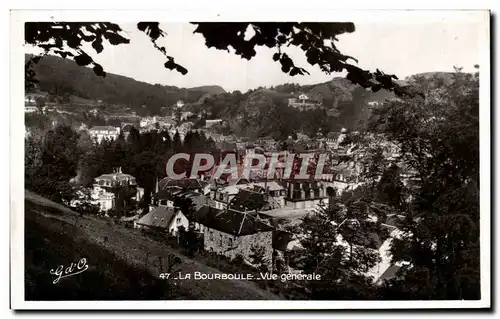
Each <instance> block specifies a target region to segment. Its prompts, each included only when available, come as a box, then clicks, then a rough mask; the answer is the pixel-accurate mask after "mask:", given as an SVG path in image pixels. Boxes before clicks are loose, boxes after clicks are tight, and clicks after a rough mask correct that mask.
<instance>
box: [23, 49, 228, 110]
mask: <svg viewBox="0 0 500 319" xmlns="http://www.w3.org/2000/svg"><path fill="white" fill-rule="evenodd" d="M29 58H30V55H25V59H26V60H27V59H29ZM35 72H36V77H37V79H38V81H39V89H40V90H41V91H46V92H49V93H52V94H55V95H59V96H63V95H65V94H68V95H74V96H78V97H81V98H85V99H90V100H96V101H97V100H102V101H103V102H105V103H107V104H118V105H122V106H123V107H130V108H131V109H132V110H135V111H137V112H138V113H140V112H142V111H143V108H142V106H143V105H145V106H146V107H145V109H146V110H148V112H149V113H151V114H153V113H159V112H160V109H161V108H162V107H171V106H172V105H174V104H175V103H176V102H177V101H178V100H184V101H185V102H194V101H197V100H198V99H199V98H200V97H201V96H202V95H204V94H205V93H207V92H209V91H216V90H218V91H220V90H221V89H222V88H220V87H216V86H213V87H200V88H199V90H198V89H197V88H193V89H184V88H178V87H175V86H164V85H160V84H154V85H153V84H150V83H145V82H140V81H137V80H134V79H132V78H128V77H125V76H121V75H116V74H112V73H107V75H106V77H104V78H102V77H99V76H96V75H95V74H94V72H93V70H92V69H90V68H87V67H80V66H78V65H77V64H76V63H75V62H74V61H72V60H69V59H62V58H59V57H56V56H45V57H43V58H42V59H41V60H40V61H39V62H38V64H37V65H36V66H35ZM222 91H223V90H222Z"/></svg>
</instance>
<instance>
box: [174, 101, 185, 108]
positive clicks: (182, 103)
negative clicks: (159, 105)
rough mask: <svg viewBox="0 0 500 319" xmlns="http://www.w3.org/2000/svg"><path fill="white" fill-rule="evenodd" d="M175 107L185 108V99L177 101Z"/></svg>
mask: <svg viewBox="0 0 500 319" xmlns="http://www.w3.org/2000/svg"><path fill="white" fill-rule="evenodd" d="M175 107H176V108H178V109H180V108H183V107H184V101H183V100H179V101H177V103H175Z"/></svg>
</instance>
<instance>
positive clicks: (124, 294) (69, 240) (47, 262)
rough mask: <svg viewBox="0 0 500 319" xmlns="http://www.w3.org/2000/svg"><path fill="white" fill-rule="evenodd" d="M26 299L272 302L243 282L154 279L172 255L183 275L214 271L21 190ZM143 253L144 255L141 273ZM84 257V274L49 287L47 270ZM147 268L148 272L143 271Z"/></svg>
mask: <svg viewBox="0 0 500 319" xmlns="http://www.w3.org/2000/svg"><path fill="white" fill-rule="evenodd" d="M25 203H26V209H25V221H26V224H25V234H26V235H25V241H26V242H25V246H26V250H25V254H26V260H25V267H26V283H25V287H26V299H27V300H127V299H128V300H134V299H213V300H221V299H244V300H245V299H246V300H255V299H277V296H276V295H274V294H272V293H270V292H268V291H265V290H262V289H259V288H258V287H257V286H256V285H255V284H254V283H251V282H246V281H214V280H212V281H195V280H182V281H181V280H178V281H176V283H177V284H176V285H174V284H173V283H172V284H170V285H168V284H167V282H166V281H163V280H159V279H157V278H158V273H159V269H158V267H157V265H158V263H157V262H155V261H157V260H158V256H163V257H165V258H166V257H167V256H168V255H169V254H171V253H174V254H176V255H178V256H179V257H180V258H181V259H182V264H181V265H180V269H181V270H182V272H183V273H193V272H195V271H200V272H203V273H215V272H219V271H218V270H216V269H214V268H211V267H208V266H206V265H204V264H202V263H200V262H197V261H194V260H192V259H189V258H187V257H185V256H183V255H180V254H179V253H178V252H176V251H173V250H172V249H171V248H169V247H168V246H166V245H165V244H161V243H159V242H156V241H154V240H152V239H150V238H147V237H145V236H144V235H142V234H141V233H140V232H137V231H134V230H131V229H127V228H125V227H123V226H119V225H115V224H112V223H110V222H107V221H105V220H100V219H94V218H89V217H79V216H78V215H77V214H76V213H74V212H72V211H71V210H69V209H67V208H65V207H63V206H61V205H58V204H56V203H53V202H50V201H48V200H47V199H45V198H43V197H40V196H38V195H35V194H32V193H30V192H28V191H26V194H25ZM147 252H149V254H150V255H149V257H148V262H147V264H148V266H147V268H146V258H147ZM83 257H85V258H87V263H88V264H89V266H90V267H89V270H87V271H86V272H84V273H82V274H79V275H75V276H72V277H67V278H62V279H61V280H60V281H59V283H57V284H52V280H53V279H54V277H53V276H52V275H50V274H49V271H50V269H53V268H56V267H57V266H58V265H60V264H63V265H69V264H70V263H71V262H75V261H78V260H79V259H80V258H83ZM146 269H147V270H146Z"/></svg>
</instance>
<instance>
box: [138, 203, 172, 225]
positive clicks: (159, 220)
mask: <svg viewBox="0 0 500 319" xmlns="http://www.w3.org/2000/svg"><path fill="white" fill-rule="evenodd" d="M174 215H175V211H174V209H173V208H170V207H164V206H159V207H156V208H155V209H153V210H152V211H150V212H149V213H147V214H146V215H144V216H142V217H141V218H140V219H139V220H138V221H137V222H136V224H139V225H143V226H149V227H155V228H163V229H167V228H168V225H169V224H170V221H171V220H172V218H173V217H174Z"/></svg>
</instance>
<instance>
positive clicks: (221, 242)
mask: <svg viewBox="0 0 500 319" xmlns="http://www.w3.org/2000/svg"><path fill="white" fill-rule="evenodd" d="M219 244H220V245H221V247H222V245H223V244H224V243H223V237H222V234H220V241H219Z"/></svg>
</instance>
